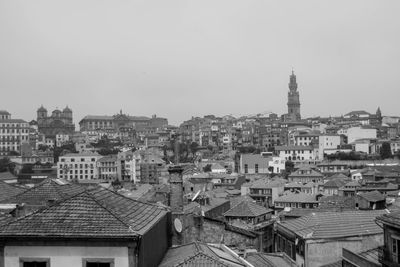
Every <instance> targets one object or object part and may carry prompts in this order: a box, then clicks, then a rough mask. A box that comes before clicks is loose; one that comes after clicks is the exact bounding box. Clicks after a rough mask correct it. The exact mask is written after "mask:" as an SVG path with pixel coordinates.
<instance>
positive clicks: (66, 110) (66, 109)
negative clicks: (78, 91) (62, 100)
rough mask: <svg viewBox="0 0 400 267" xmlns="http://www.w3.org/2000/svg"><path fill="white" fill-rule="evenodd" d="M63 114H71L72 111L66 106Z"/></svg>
mask: <svg viewBox="0 0 400 267" xmlns="http://www.w3.org/2000/svg"><path fill="white" fill-rule="evenodd" d="M63 113H72V109H70V108H69V107H68V106H66V107H65V108H64V110H63Z"/></svg>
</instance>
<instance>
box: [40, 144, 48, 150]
mask: <svg viewBox="0 0 400 267" xmlns="http://www.w3.org/2000/svg"><path fill="white" fill-rule="evenodd" d="M48 148H49V147H48V146H47V145H44V144H40V145H39V146H38V150H40V151H46V150H47V149H48Z"/></svg>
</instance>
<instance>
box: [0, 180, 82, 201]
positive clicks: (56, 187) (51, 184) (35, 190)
mask: <svg viewBox="0 0 400 267" xmlns="http://www.w3.org/2000/svg"><path fill="white" fill-rule="evenodd" d="M60 181H61V180H57V179H46V180H44V181H43V182H41V183H40V184H38V185H36V186H34V187H32V188H30V189H28V190H24V191H23V192H20V193H19V194H17V195H14V196H12V197H10V198H7V199H3V200H1V201H0V202H1V203H25V204H27V205H40V206H42V205H47V204H48V201H49V200H53V201H57V200H62V199H65V198H68V197H70V196H72V195H76V194H77V193H81V192H83V191H85V188H84V187H83V186H80V185H77V184H72V183H68V182H65V183H63V182H60Z"/></svg>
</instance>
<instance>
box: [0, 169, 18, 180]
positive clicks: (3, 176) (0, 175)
mask: <svg viewBox="0 0 400 267" xmlns="http://www.w3.org/2000/svg"><path fill="white" fill-rule="evenodd" d="M13 179H17V176H15V175H14V174H12V173H11V172H9V171H6V172H0V180H13Z"/></svg>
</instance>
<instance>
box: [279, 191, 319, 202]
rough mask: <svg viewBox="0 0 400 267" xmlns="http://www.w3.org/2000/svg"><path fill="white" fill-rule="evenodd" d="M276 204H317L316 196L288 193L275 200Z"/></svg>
mask: <svg viewBox="0 0 400 267" xmlns="http://www.w3.org/2000/svg"><path fill="white" fill-rule="evenodd" d="M276 202H290V203H318V201H317V199H316V195H311V194H305V193H302V192H300V193H292V192H288V193H286V194H285V195H282V196H280V197H278V198H277V199H275V203H276Z"/></svg>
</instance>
